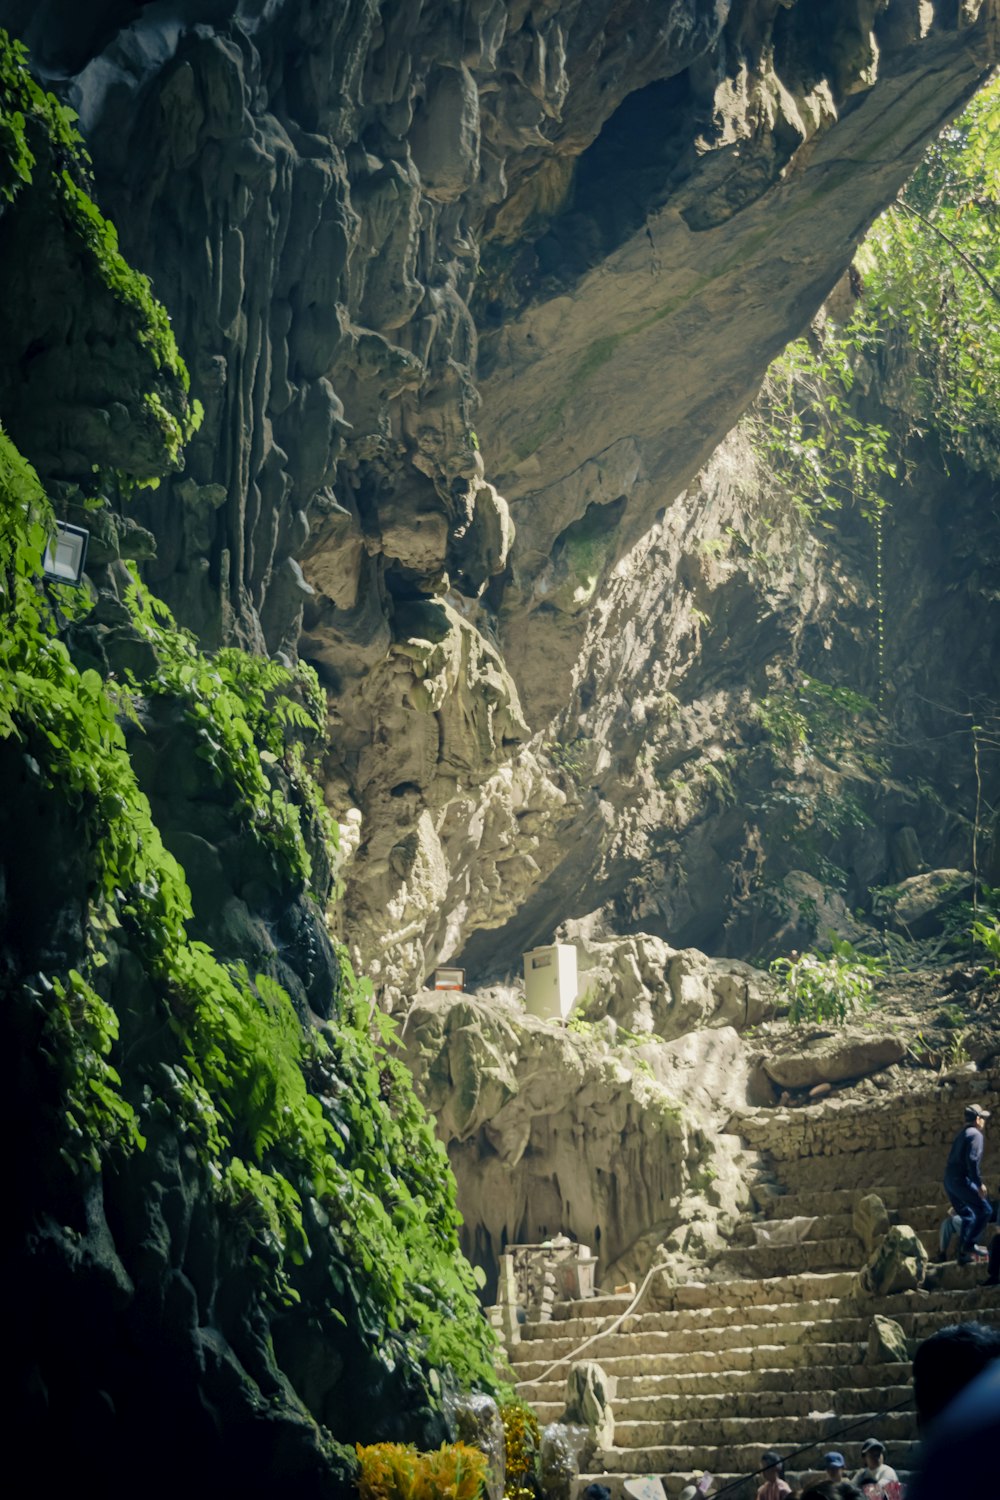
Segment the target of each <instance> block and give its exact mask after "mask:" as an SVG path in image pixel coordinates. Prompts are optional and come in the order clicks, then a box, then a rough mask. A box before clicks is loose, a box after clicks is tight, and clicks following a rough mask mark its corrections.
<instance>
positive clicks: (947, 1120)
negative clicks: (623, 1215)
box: [509, 1072, 1000, 1500]
mask: <svg viewBox="0 0 1000 1500" xmlns="http://www.w3.org/2000/svg"><path fill="white" fill-rule="evenodd" d="M998 1092H1000V1072H997V1073H992V1074H985V1075H984V1074H978V1075H975V1076H973V1077H963V1078H960V1079H953V1080H949V1081H943V1080H939V1079H937V1078H935V1077H933V1076H930V1075H926V1076H925V1075H919V1076H918V1079H917V1080H916V1081H915V1084H914V1088H913V1091H912V1092H911V1093H909V1094H908V1095H907V1096H906V1097H905V1098H903V1099H900V1098H899V1096H898V1095H897V1096H894V1097H879V1098H875V1099H871V1098H869V1099H864V1100H860V1099H859V1100H852V1099H851V1098H850V1097H849V1096H843V1097H839V1098H838V1097H836V1096H835V1097H834V1098H832V1099H828V1100H825V1101H823V1102H822V1103H821V1104H818V1105H813V1106H811V1107H808V1108H799V1109H791V1110H783V1109H782V1110H777V1109H770V1110H752V1111H747V1112H746V1113H743V1114H741V1115H739V1116H738V1117H736V1118H734V1119H733V1121H731V1122H730V1125H729V1127H728V1128H729V1129H730V1130H732V1131H734V1132H738V1133H739V1134H740V1135H742V1137H743V1138H744V1140H745V1141H746V1143H747V1145H748V1146H750V1147H751V1148H753V1149H756V1150H757V1152H758V1153H760V1158H761V1161H762V1164H763V1174H762V1180H761V1181H760V1182H759V1183H757V1184H755V1185H754V1197H755V1201H756V1202H757V1203H758V1204H759V1211H758V1212H757V1213H756V1214H755V1215H754V1216H753V1217H752V1219H749V1218H748V1220H747V1221H746V1222H745V1223H744V1224H741V1225H740V1227H739V1232H738V1233H737V1235H736V1236H735V1237H734V1242H733V1243H732V1244H731V1245H730V1246H729V1247H728V1248H727V1250H726V1251H725V1252H724V1253H723V1255H722V1256H721V1257H720V1258H719V1259H718V1260H717V1261H716V1262H715V1263H714V1265H713V1266H712V1268H711V1271H710V1272H708V1273H707V1275H708V1276H709V1277H710V1279H707V1280H706V1281H704V1282H699V1283H689V1284H687V1285H681V1286H670V1285H669V1284H668V1283H667V1282H666V1281H664V1282H663V1283H662V1285H661V1286H659V1287H657V1284H656V1281H655V1279H654V1282H653V1283H652V1285H651V1288H650V1293H651V1295H647V1296H646V1297H644V1298H643V1301H642V1303H641V1304H640V1306H639V1308H638V1309H637V1310H636V1311H635V1312H633V1313H632V1314H630V1315H629V1317H628V1318H627V1320H626V1322H625V1323H624V1324H623V1325H622V1327H620V1328H619V1329H617V1330H616V1331H609V1332H608V1333H607V1334H605V1335H604V1336H602V1337H600V1338H599V1339H598V1340H597V1341H596V1342H595V1343H592V1344H590V1345H589V1346H588V1347H587V1348H586V1349H585V1350H583V1351H582V1352H581V1353H580V1354H578V1355H577V1354H576V1353H575V1351H576V1350H577V1349H578V1348H579V1346H580V1345H581V1344H582V1343H583V1342H584V1341H585V1340H586V1339H589V1338H590V1337H591V1336H592V1335H594V1334H598V1333H600V1332H601V1330H602V1329H604V1328H609V1330H610V1325H612V1324H613V1323H614V1321H615V1320H616V1319H618V1318H620V1317H621V1315H622V1314H623V1313H624V1312H625V1311H626V1310H627V1309H628V1307H629V1304H630V1301H631V1300H632V1299H631V1298H630V1297H628V1296H613V1297H609V1296H598V1297H594V1298H590V1299H588V1300H586V1301H579V1302H563V1303H558V1304H557V1305H556V1308H555V1313H554V1317H553V1320H552V1321H551V1322H548V1323H534V1324H532V1323H529V1324H527V1325H525V1326H524V1327H523V1328H522V1330H521V1340H520V1342H519V1343H518V1344H515V1345H514V1347H513V1348H512V1349H511V1350H510V1351H509V1354H510V1358H511V1364H512V1366H513V1369H514V1372H515V1377H516V1379H517V1382H518V1392H519V1394H520V1395H521V1396H523V1397H524V1398H525V1399H526V1400H528V1401H529V1402H531V1404H532V1405H533V1406H534V1407H535V1409H536V1411H537V1412H538V1416H539V1419H540V1421H541V1422H542V1423H543V1424H544V1423H546V1422H551V1421H555V1420H557V1419H558V1418H559V1417H560V1416H561V1414H562V1411H563V1407H564V1395H565V1383H566V1375H567V1372H568V1368H569V1358H567V1357H573V1358H581V1359H593V1360H596V1361H597V1362H598V1363H599V1364H600V1365H601V1366H602V1367H603V1369H604V1370H605V1372H606V1374H607V1375H609V1376H611V1377H613V1378H614V1382H615V1386H616V1393H615V1397H614V1400H613V1402H612V1405H613V1410H614V1415H615V1446H614V1447H613V1448H610V1449H607V1450H605V1451H604V1452H603V1453H599V1454H598V1455H597V1457H596V1458H595V1460H594V1461H593V1463H592V1465H591V1467H592V1468H593V1469H594V1470H595V1472H594V1473H592V1474H590V1475H587V1476H584V1477H583V1479H582V1480H581V1484H582V1483H587V1482H589V1481H590V1480H591V1479H598V1480H600V1481H601V1482H602V1483H605V1484H608V1485H609V1486H610V1488H611V1489H612V1492H613V1494H614V1495H615V1496H616V1497H617V1495H618V1494H619V1493H620V1489H621V1484H622V1481H623V1480H624V1479H626V1478H628V1477H629V1476H635V1475H646V1474H656V1475H659V1476H660V1478H661V1479H662V1480H663V1484H664V1488H665V1489H666V1491H667V1494H668V1496H671V1497H674V1496H676V1495H678V1494H679V1493H680V1490H681V1489H682V1488H683V1486H684V1485H685V1484H689V1483H690V1482H691V1481H692V1480H693V1479H696V1478H697V1477H698V1476H699V1475H700V1474H701V1473H702V1472H703V1471H704V1470H706V1469H707V1470H709V1471H710V1472H711V1473H712V1474H714V1475H715V1476H716V1491H717V1490H718V1489H721V1487H722V1486H723V1485H724V1484H727V1483H729V1482H730V1481H732V1480H736V1479H738V1477H739V1476H740V1475H741V1474H745V1473H748V1472H750V1471H753V1470H755V1469H756V1468H757V1466H758V1464H759V1462H760V1456H761V1453H762V1452H763V1451H764V1449H766V1448H774V1449H777V1451H778V1452H780V1453H782V1454H791V1453H793V1452H794V1450H797V1449H799V1448H803V1449H807V1451H805V1452H803V1453H802V1454H801V1456H800V1457H798V1458H792V1459H791V1461H790V1462H789V1463H788V1465H787V1466H786V1467H787V1472H788V1473H789V1475H790V1476H792V1477H793V1479H805V1478H807V1477H808V1478H812V1477H816V1478H818V1477H821V1476H820V1472H819V1468H818V1465H819V1463H820V1459H821V1457H822V1454H823V1453H824V1452H825V1451H826V1450H827V1449H829V1448H831V1447H835V1448H838V1449H840V1451H841V1452H842V1453H843V1454H844V1455H845V1457H846V1459H847V1463H848V1469H849V1472H850V1471H852V1470H853V1469H854V1468H856V1467H860V1464H861V1443H862V1442H863V1441H864V1439H865V1438H867V1437H871V1436H876V1437H878V1438H879V1439H880V1440H881V1441H882V1442H884V1443H885V1444H886V1448H887V1460H888V1462H889V1463H890V1464H892V1465H893V1467H894V1468H895V1469H896V1470H897V1471H898V1472H899V1474H900V1477H901V1478H903V1479H904V1480H905V1477H906V1473H907V1471H909V1470H910V1469H911V1468H912V1466H913V1464H914V1461H915V1457H916V1451H917V1443H916V1423H915V1417H914V1411H913V1403H912V1393H911V1385H910V1374H911V1372H910V1364H909V1361H908V1360H907V1361H905V1362H901V1363H880V1364H874V1365H873V1364H870V1363H867V1362H866V1358H865V1356H866V1351H867V1344H868V1334H869V1330H870V1328H871V1324H872V1319H873V1317H874V1315H875V1314H876V1313H882V1314H884V1315H886V1316H887V1317H890V1318H892V1319H893V1320H894V1321H895V1322H897V1323H898V1324H899V1325H900V1326H901V1327H902V1329H903V1331H904V1333H905V1335H906V1339H907V1342H908V1345H909V1353H910V1354H911V1355H912V1352H913V1349H914V1348H915V1346H916V1345H917V1344H918V1343H919V1342H920V1341H921V1340H922V1339H924V1338H926V1337H927V1336H928V1335H929V1334H931V1333H933V1332H934V1331H935V1330H936V1329H938V1328H943V1327H945V1326H946V1325H947V1324H949V1323H955V1322H961V1321H963V1320H965V1319H971V1318H978V1319H981V1320H983V1321H986V1322H996V1323H1000V1290H996V1289H993V1288H986V1287H983V1286H982V1284H981V1283H982V1280H983V1277H984V1275H985V1269H984V1267H982V1266H968V1267H962V1266H958V1265H957V1264H955V1263H949V1264H947V1265H945V1266H932V1267H931V1268H930V1269H929V1270H928V1273H927V1276H926V1278H925V1282H924V1285H923V1287H922V1288H921V1289H920V1290H919V1291H910V1292H901V1293H896V1294H894V1295H891V1296H882V1297H871V1296H865V1295H862V1294H860V1293H859V1289H858V1286H857V1278H856V1273H857V1271H858V1270H859V1269H860V1267H861V1266H862V1265H863V1263H864V1261H865V1258H866V1256H865V1252H864V1249H863V1246H862V1243H861V1241H860V1239H859V1238H858V1237H857V1235H856V1234H855V1232H854V1228H853V1222H852V1215H853V1210H854V1206H855V1204H856V1203H857V1202H858V1200H859V1198H860V1197H862V1196H863V1195H864V1194H866V1193H872V1192H874V1193H877V1194H878V1195H879V1196H880V1197H881V1198H882V1200H883V1202H884V1203H885V1205H886V1207H887V1209H888V1210H889V1216H890V1219H891V1221H892V1222H894V1223H905V1224H909V1225H910V1226H911V1227H912V1228H913V1229H914V1230H916V1231H917V1232H918V1234H919V1235H920V1238H921V1239H922V1241H923V1243H924V1245H925V1248H926V1249H927V1250H928V1253H929V1255H931V1256H934V1255H936V1253H937V1236H938V1229H939V1226H940V1223H941V1219H942V1218H943V1216H944V1213H945V1211H946V1201H945V1198H944V1192H943V1189H942V1187H941V1185H940V1179H941V1175H942V1171H943V1164H944V1160H945V1156H946V1154H947V1147H948V1145H949V1143H950V1141H951V1139H952V1137H953V1136H954V1133H955V1131H956V1130H957V1129H958V1127H959V1125H960V1124H961V1121H962V1107H963V1105H964V1103H965V1102H966V1094H969V1095H970V1096H974V1097H975V1098H976V1099H979V1100H981V1101H982V1102H984V1103H985V1104H986V1106H987V1108H990V1107H992V1103H991V1099H990V1097H989V1096H991V1095H992V1096H993V1099H995V1098H996V1096H997V1094H998ZM991 1171H992V1173H993V1176H992V1177H991V1176H990V1173H991ZM984 1176H985V1178H986V1180H987V1182H989V1183H990V1184H991V1186H992V1185H993V1183H995V1182H996V1181H997V1180H998V1179H1000V1141H998V1142H997V1143H996V1145H995V1146H991V1142H990V1138H989V1135H987V1144H986V1154H985V1157H984ZM793 1218H799V1219H810V1218H811V1219H813V1220H814V1222H813V1224H812V1225H811V1226H805V1225H803V1226H800V1227H802V1228H805V1229H806V1230H807V1232H806V1235H805V1237H804V1238H803V1239H801V1241H799V1242H798V1243H791V1244H756V1243H755V1239H756V1238H757V1235H756V1233H755V1225H756V1226H759V1227H760V1228H761V1229H763V1230H764V1231H765V1232H766V1231H767V1230H768V1228H769V1227H771V1226H773V1227H774V1228H775V1229H779V1226H780V1225H781V1223H782V1221H785V1222H786V1223H787V1221H788V1220H790V1219H793ZM779 1232H780V1229H779ZM651 1305H652V1306H653V1307H655V1308H656V1309H657V1310H644V1309H647V1308H649V1307H650V1306H651ZM564 1359H565V1360H566V1362H565V1363H563V1364H562V1365H561V1366H560V1367H559V1368H557V1369H555V1370H551V1371H550V1370H549V1367H550V1366H552V1365H553V1363H554V1362H555V1361H557V1360H564ZM543 1376H544V1379H543V1378H542V1377H543ZM845 1429H850V1430H845ZM808 1445H812V1446H808ZM758 1483H759V1480H754V1481H745V1482H744V1483H743V1484H742V1485H740V1486H737V1487H736V1488H734V1489H733V1490H731V1491H729V1492H728V1496H727V1500H752V1496H753V1495H754V1494H755V1492H756V1485H757V1484H758ZM713 1493H714V1492H713Z"/></svg>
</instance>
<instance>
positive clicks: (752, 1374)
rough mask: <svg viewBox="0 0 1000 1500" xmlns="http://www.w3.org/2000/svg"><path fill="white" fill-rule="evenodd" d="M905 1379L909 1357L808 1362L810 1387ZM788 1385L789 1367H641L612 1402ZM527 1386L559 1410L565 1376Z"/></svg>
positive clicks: (876, 1385) (621, 1382) (622, 1380)
mask: <svg viewBox="0 0 1000 1500" xmlns="http://www.w3.org/2000/svg"><path fill="white" fill-rule="evenodd" d="M909 1378H910V1365H909V1361H907V1362H906V1363H897V1364H884V1365H862V1364H854V1365H850V1364H837V1365H811V1366H810V1370H809V1380H810V1384H811V1385H814V1386H815V1388H816V1390H817V1391H824V1390H826V1391H837V1390H840V1389H849V1388H855V1389H875V1390H877V1389H880V1388H881V1384H882V1382H883V1381H886V1382H888V1383H889V1384H891V1385H893V1384H899V1383H900V1382H906V1381H908V1380H909ZM788 1389H789V1379H788V1371H787V1370H784V1369H777V1370H753V1369H746V1370H732V1371H729V1372H726V1371H723V1372H722V1373H720V1372H719V1371H697V1370H695V1371H687V1370H677V1371H674V1372H672V1373H670V1374H665V1375H664V1374H658V1373H646V1372H645V1370H643V1371H637V1372H635V1373H633V1374H628V1375H619V1376H618V1377H617V1394H616V1395H615V1397H614V1399H613V1400H612V1403H611V1404H612V1406H613V1407H617V1405H618V1404H619V1402H620V1401H621V1400H632V1399H635V1398H641V1397H649V1398H654V1399H655V1398H659V1397H661V1396H676V1395H681V1396H692V1397H698V1396H704V1397H707V1396H728V1395H730V1394H732V1395H733V1396H734V1397H735V1396H737V1395H744V1394H745V1395H751V1394H758V1395H769V1394H772V1393H775V1392H779V1393H787V1392H788ZM532 1390H533V1392H534V1394H535V1396H536V1397H537V1399H538V1400H539V1401H543V1402H545V1403H547V1404H548V1405H551V1406H555V1405H559V1406H560V1409H561V1405H562V1401H563V1398H564V1397H565V1394H566V1382H565V1380H564V1379H562V1380H560V1379H552V1380H547V1381H545V1382H544V1383H543V1384H535V1385H534V1386H533V1387H532ZM872 1404H875V1403H874V1398H872V1400H871V1401H870V1402H869V1406H871V1405H872Z"/></svg>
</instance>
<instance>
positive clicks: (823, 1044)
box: [762, 1026, 905, 1089]
mask: <svg viewBox="0 0 1000 1500" xmlns="http://www.w3.org/2000/svg"><path fill="white" fill-rule="evenodd" d="M904 1051H905V1048H904V1046H903V1043H902V1042H901V1041H900V1039H899V1038H898V1037H895V1036H877V1035H875V1034H873V1033H872V1032H870V1031H863V1030H862V1029H861V1028H860V1027H854V1026H845V1027H843V1028H841V1029H840V1030H838V1031H835V1032H827V1031H819V1032H814V1033H813V1034H812V1037H811V1039H810V1038H806V1039H803V1041H801V1042H798V1045H796V1042H795V1039H792V1041H791V1044H790V1046H789V1047H788V1050H787V1051H781V1052H779V1053H777V1054H775V1055H774V1056H771V1057H765V1058H763V1059H762V1062H763V1066H764V1070H765V1072H766V1073H767V1075H768V1077H769V1078H770V1079H771V1080H772V1082H774V1083H776V1084H777V1085H778V1087H779V1088H783V1089H811V1088H813V1087H814V1085H815V1084H817V1083H839V1082H840V1081H841V1080H842V1079H844V1078H867V1077H868V1076H869V1075H870V1074H871V1073H880V1072H881V1071H882V1069H883V1068H889V1067H892V1065H893V1063H898V1062H899V1061H900V1060H901V1059H902V1057H903V1053H904Z"/></svg>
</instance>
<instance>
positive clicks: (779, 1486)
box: [757, 1451, 792, 1500]
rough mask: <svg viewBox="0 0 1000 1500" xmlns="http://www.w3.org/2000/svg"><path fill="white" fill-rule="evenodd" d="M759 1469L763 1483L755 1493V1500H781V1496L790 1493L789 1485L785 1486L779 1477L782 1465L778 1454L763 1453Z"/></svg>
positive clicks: (782, 1468)
mask: <svg viewBox="0 0 1000 1500" xmlns="http://www.w3.org/2000/svg"><path fill="white" fill-rule="evenodd" d="M760 1469H761V1477H762V1478H763V1480H764V1483H763V1484H762V1485H761V1486H760V1488H759V1489H758V1491H757V1500H782V1496H783V1495H790V1494H791V1493H792V1487H791V1485H790V1484H786V1483H785V1481H784V1480H783V1479H782V1477H781V1475H782V1473H783V1470H784V1465H783V1463H782V1461H781V1454H780V1453H772V1452H770V1451H768V1452H767V1453H765V1454H764V1455H763V1457H762V1458H761V1461H760Z"/></svg>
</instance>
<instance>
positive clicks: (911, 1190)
mask: <svg viewBox="0 0 1000 1500" xmlns="http://www.w3.org/2000/svg"><path fill="white" fill-rule="evenodd" d="M942 1172H943V1168H942V1169H941V1170H940V1171H938V1172H936V1173H935V1174H934V1177H933V1178H928V1180H927V1181H926V1182H920V1183H915V1184H913V1185H912V1186H908V1187H900V1186H899V1185H898V1184H896V1183H884V1182H882V1183H875V1184H873V1185H872V1186H871V1187H869V1188H867V1189H866V1190H865V1191H866V1192H869V1193H877V1194H878V1196H879V1197H880V1198H881V1199H882V1202H883V1203H884V1204H885V1206H886V1208H888V1209H889V1210H890V1212H897V1213H900V1214H901V1215H902V1214H903V1212H904V1210H905V1212H906V1213H909V1212H910V1211H911V1209H912V1208H913V1206H914V1205H917V1206H918V1207H919V1208H924V1209H929V1208H932V1207H934V1206H935V1205H940V1209H941V1213H942V1215H943V1214H944V1211H945V1208H946V1207H947V1200H946V1198H945V1192H944V1187H943V1186H942V1183H941V1176H942ZM859 1196H863V1195H859V1193H858V1190H857V1188H854V1187H838V1188H803V1189H802V1190H801V1191H798V1192H793V1191H792V1190H791V1189H789V1190H788V1191H787V1192H785V1193H781V1194H777V1195H775V1196H774V1197H772V1198H768V1200H767V1202H766V1203H765V1205H764V1208H763V1209H762V1213H763V1215H764V1217H765V1218H768V1219H794V1218H798V1217H801V1216H806V1217H812V1216H813V1215H816V1214H847V1215H850V1214H851V1213H853V1211H854V1205H855V1203H857V1201H858V1197H859Z"/></svg>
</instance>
